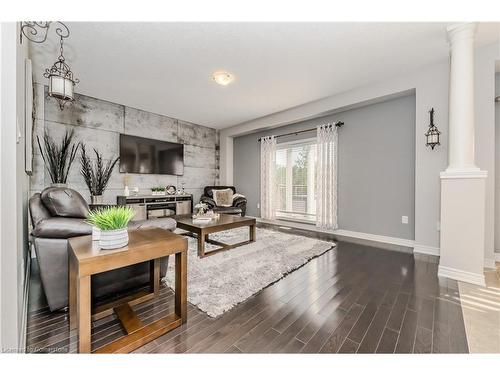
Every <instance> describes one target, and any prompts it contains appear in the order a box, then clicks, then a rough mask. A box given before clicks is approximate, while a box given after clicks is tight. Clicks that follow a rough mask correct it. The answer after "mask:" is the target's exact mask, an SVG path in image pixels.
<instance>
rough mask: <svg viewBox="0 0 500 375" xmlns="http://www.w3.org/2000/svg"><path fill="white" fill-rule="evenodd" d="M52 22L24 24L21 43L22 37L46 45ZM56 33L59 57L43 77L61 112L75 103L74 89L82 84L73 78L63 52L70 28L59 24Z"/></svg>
mask: <svg viewBox="0 0 500 375" xmlns="http://www.w3.org/2000/svg"><path fill="white" fill-rule="evenodd" d="M51 24H52V22H23V23H22V26H21V41H22V36H23V35H24V36H25V37H26V38H28V39H29V40H31V41H32V42H34V43H44V42H45V41H46V40H47V34H48V30H49V28H50V26H51ZM55 33H56V34H57V35H58V36H59V39H60V40H59V44H60V47H59V52H60V53H59V57H58V58H57V61H56V62H55V63H54V65H52V67H50V68H48V69H46V70H45V73H44V74H43V76H44V77H45V78H47V79H48V80H49V93H48V94H49V96H51V97H53V98H55V99H56V100H57V102H58V103H59V108H61V110H62V109H63V108H64V105H65V104H66V103H70V102H72V101H74V100H75V99H74V87H75V84H77V83H78V82H80V81H79V80H78V79H76V78H74V77H73V72H72V71H71V68H70V67H69V65H68V64H66V61H65V58H64V54H63V52H64V50H63V40H64V39H65V38H68V37H69V29H68V27H67V26H66V25H65V24H64V23H62V22H59V21H58V22H57V27H56V28H55Z"/></svg>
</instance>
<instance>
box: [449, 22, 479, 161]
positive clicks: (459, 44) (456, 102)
mask: <svg viewBox="0 0 500 375" xmlns="http://www.w3.org/2000/svg"><path fill="white" fill-rule="evenodd" d="M447 31H448V41H449V43H450V60H451V61H450V94H449V121H450V126H449V132H450V133H449V147H448V169H447V171H464V170H466V171H470V170H476V171H478V170H479V168H477V167H476V165H475V164H474V35H475V32H476V24H475V23H464V24H458V25H454V26H451V27H449V28H448V30H447Z"/></svg>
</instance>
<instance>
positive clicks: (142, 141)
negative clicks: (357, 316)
mask: <svg viewBox="0 0 500 375" xmlns="http://www.w3.org/2000/svg"><path fill="white" fill-rule="evenodd" d="M120 172H121V173H146V174H172V175H177V176H182V175H183V174H184V145H183V144H180V143H172V142H165V141H158V140H156V139H149V138H142V137H135V136H132V135H126V134H120Z"/></svg>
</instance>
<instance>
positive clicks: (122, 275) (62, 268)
mask: <svg viewBox="0 0 500 375" xmlns="http://www.w3.org/2000/svg"><path fill="white" fill-rule="evenodd" d="M29 209H30V215H31V222H32V225H33V231H32V233H31V236H32V242H33V244H34V246H35V253H36V257H37V261H38V266H39V269H40V278H41V280H42V286H43V290H44V292H45V296H46V298H47V303H48V305H49V308H50V310H51V311H54V310H58V309H61V308H64V307H66V306H68V238H71V237H76V236H84V235H89V234H91V233H92V229H91V226H90V225H88V224H87V223H86V222H85V220H84V219H85V217H86V215H87V212H88V210H89V206H88V205H87V203H86V202H85V200H84V199H83V198H82V196H81V195H80V194H79V193H78V192H76V191H75V190H72V189H68V188H47V189H45V190H43V191H42V193H37V194H35V195H33V197H31V198H30V201H29ZM176 225H177V223H176V222H175V220H173V219H170V218H162V219H154V220H143V221H135V222H134V221H133V222H131V223H130V225H129V229H143V228H148V227H159V228H163V229H167V230H171V231H172V230H174V229H175V228H176ZM167 265H168V257H167V258H163V259H162V261H161V276H162V277H163V276H165V273H166V270H167ZM148 282H149V264H148V262H145V263H139V264H135V265H133V266H128V267H124V268H120V269H117V270H113V271H109V272H104V273H101V274H98V275H95V276H93V277H92V297H93V298H94V299H95V298H106V297H107V296H112V295H114V294H117V293H121V292H123V291H125V290H128V289H134V288H137V287H140V286H143V285H146V284H147V283H148Z"/></svg>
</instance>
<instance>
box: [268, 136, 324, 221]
mask: <svg viewBox="0 0 500 375" xmlns="http://www.w3.org/2000/svg"><path fill="white" fill-rule="evenodd" d="M315 164H316V139H315V138H314V139H307V140H301V141H298V142H290V143H281V144H278V145H277V150H276V181H277V183H278V204H277V209H276V218H277V219H288V220H295V221H305V222H315V221H316V191H315V190H316V189H315V180H316V168H315Z"/></svg>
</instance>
